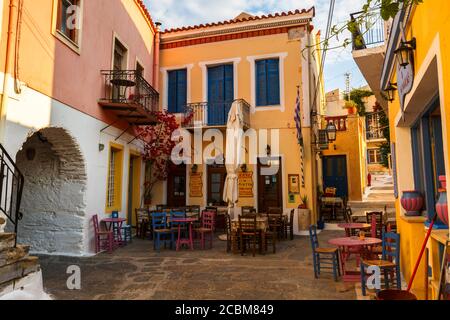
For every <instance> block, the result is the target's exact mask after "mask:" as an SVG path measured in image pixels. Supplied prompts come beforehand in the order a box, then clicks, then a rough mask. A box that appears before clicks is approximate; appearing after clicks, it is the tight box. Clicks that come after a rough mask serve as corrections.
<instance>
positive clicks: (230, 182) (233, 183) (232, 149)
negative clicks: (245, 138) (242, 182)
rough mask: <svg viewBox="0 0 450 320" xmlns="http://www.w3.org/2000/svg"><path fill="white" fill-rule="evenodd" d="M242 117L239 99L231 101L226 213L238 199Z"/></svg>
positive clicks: (226, 161) (226, 158)
mask: <svg viewBox="0 0 450 320" xmlns="http://www.w3.org/2000/svg"><path fill="white" fill-rule="evenodd" d="M243 119H244V117H243V114H242V109H241V105H240V103H239V101H235V102H233V104H232V105H231V109H230V113H229V114H228V122H227V142H226V148H227V149H226V157H225V164H226V165H225V166H226V169H227V178H226V180H225V186H224V190H223V200H224V201H225V202H227V203H228V213H229V214H231V208H233V207H234V205H235V204H236V203H237V201H238V175H237V174H238V170H239V166H240V164H241V163H240V159H241V154H242V133H243V128H244V120H243Z"/></svg>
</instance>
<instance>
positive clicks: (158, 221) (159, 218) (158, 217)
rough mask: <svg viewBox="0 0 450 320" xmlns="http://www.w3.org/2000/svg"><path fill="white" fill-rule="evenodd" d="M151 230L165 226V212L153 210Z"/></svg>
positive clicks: (164, 227)
mask: <svg viewBox="0 0 450 320" xmlns="http://www.w3.org/2000/svg"><path fill="white" fill-rule="evenodd" d="M152 227H153V230H158V229H166V228H167V214H166V213H165V212H155V213H153V214H152Z"/></svg>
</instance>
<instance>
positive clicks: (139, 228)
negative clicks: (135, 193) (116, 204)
mask: <svg viewBox="0 0 450 320" xmlns="http://www.w3.org/2000/svg"><path fill="white" fill-rule="evenodd" d="M134 215H135V217H136V237H138V238H141V239H145V237H146V236H147V232H148V231H150V230H151V228H149V226H150V221H149V211H148V210H147V209H145V208H139V209H135V211H134Z"/></svg>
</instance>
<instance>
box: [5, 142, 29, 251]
mask: <svg viewBox="0 0 450 320" xmlns="http://www.w3.org/2000/svg"><path fill="white" fill-rule="evenodd" d="M24 183H25V178H24V176H23V174H22V173H21V172H20V170H19V168H18V167H17V165H16V164H15V162H14V160H13V159H12V158H11V156H10V155H9V154H8V152H7V151H6V150H5V148H4V147H3V145H1V144H0V212H2V213H3V214H4V215H5V216H6V217H7V218H8V220H9V221H10V222H11V223H12V224H13V225H14V233H15V235H16V237H15V243H14V246H16V245H17V231H18V225H19V221H20V220H22V217H23V215H22V213H21V212H20V205H21V202H22V194H23V186H24Z"/></svg>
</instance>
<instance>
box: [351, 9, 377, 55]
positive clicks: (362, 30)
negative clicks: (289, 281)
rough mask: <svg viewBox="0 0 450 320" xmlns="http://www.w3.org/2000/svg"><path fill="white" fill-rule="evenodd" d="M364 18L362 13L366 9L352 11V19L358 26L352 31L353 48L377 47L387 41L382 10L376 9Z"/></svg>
mask: <svg viewBox="0 0 450 320" xmlns="http://www.w3.org/2000/svg"><path fill="white" fill-rule="evenodd" d="M371 12H372V13H373V14H370V15H368V16H366V17H364V18H361V15H362V14H363V13H364V11H361V12H356V13H352V14H351V15H350V19H351V21H352V22H357V27H356V30H355V31H354V32H352V42H353V50H355V51H357V50H364V49H367V48H371V47H375V46H377V45H380V44H381V43H384V42H385V25H384V20H383V19H382V17H381V14H380V10H379V9H376V10H375V9H374V10H372V11H371Z"/></svg>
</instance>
